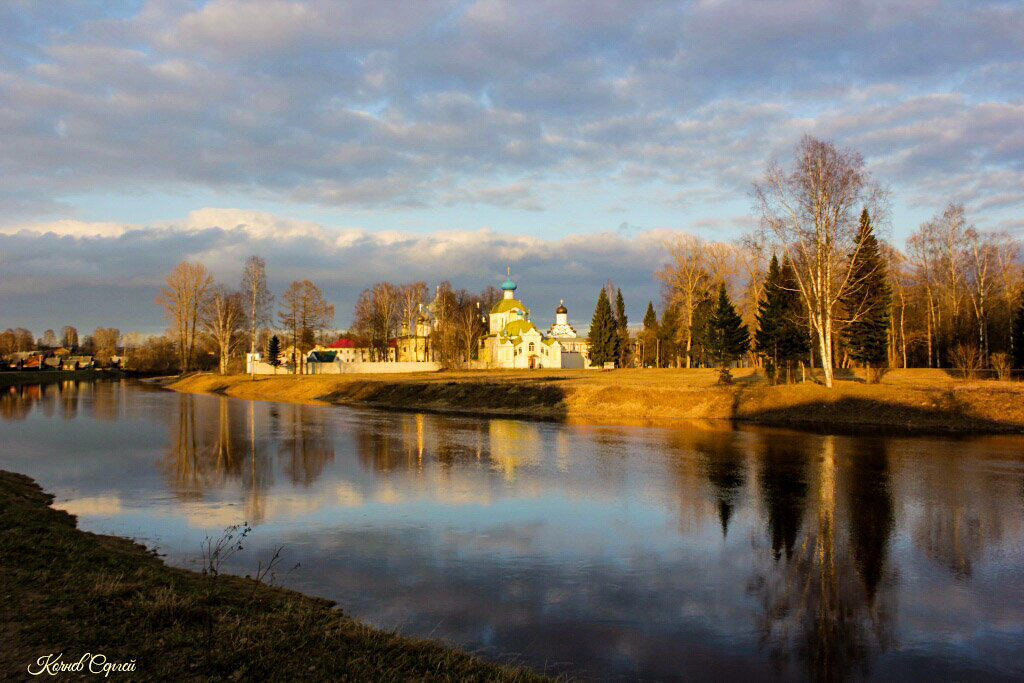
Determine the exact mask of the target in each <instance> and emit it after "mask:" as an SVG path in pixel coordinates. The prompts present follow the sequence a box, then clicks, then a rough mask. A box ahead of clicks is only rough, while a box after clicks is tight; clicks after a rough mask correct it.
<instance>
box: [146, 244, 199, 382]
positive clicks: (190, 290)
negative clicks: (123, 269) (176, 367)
mask: <svg viewBox="0 0 1024 683" xmlns="http://www.w3.org/2000/svg"><path fill="white" fill-rule="evenodd" d="M212 286H213V277H212V276H211V275H210V272H209V271H208V270H206V266H204V265H203V264H201V263H188V262H187V261H182V262H181V263H179V264H178V265H176V266H174V269H173V270H171V274H170V275H168V276H167V285H166V286H165V287H163V288H162V289H161V290H160V294H159V296H157V298H156V302H157V304H159V305H162V306H164V308H165V309H166V316H167V318H168V319H169V320H170V321H171V336H172V337H173V338H174V340H175V341H176V342H177V344H178V360H179V362H180V364H181V371H182V372H183V373H185V372H188V371H189V368H190V367H191V363H192V357H193V355H194V354H195V346H196V332H197V330H198V328H199V314H200V311H202V309H203V306H204V304H205V303H206V297H207V295H208V294H209V291H210V288H211V287H212Z"/></svg>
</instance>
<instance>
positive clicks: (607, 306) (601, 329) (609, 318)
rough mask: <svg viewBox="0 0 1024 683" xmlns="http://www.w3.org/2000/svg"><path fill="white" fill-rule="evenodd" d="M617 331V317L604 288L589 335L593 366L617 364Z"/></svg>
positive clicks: (598, 299)
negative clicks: (613, 312)
mask: <svg viewBox="0 0 1024 683" xmlns="http://www.w3.org/2000/svg"><path fill="white" fill-rule="evenodd" d="M617 331H618V330H617V326H616V324H615V316H613V315H612V306H611V303H609V301H608V293H607V292H606V291H605V289H604V288H603V287H602V288H601V294H600V295H599V296H598V297H597V307H596V308H595V309H594V317H593V319H592V320H591V321H590V332H589V333H588V334H587V341H588V342H589V343H590V364H591V365H592V366H595V365H596V366H600V365H604V364H605V363H608V362H615V360H616V358H617V356H618V353H617V352H618V349H617V344H616V341H617V336H618V335H617Z"/></svg>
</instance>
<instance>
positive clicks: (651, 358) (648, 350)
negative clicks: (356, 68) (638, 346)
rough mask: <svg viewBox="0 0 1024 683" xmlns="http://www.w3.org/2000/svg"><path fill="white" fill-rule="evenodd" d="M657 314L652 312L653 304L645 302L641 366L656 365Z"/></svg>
mask: <svg viewBox="0 0 1024 683" xmlns="http://www.w3.org/2000/svg"><path fill="white" fill-rule="evenodd" d="M658 332H659V328H658V314H657V313H655V312H654V303H653V302H651V301H648V302H647V314H646V315H644V331H643V332H641V333H640V334H641V337H640V338H641V339H642V340H643V345H644V346H643V358H641V359H640V362H641V363H642V364H643V365H650V364H653V365H655V366H657V364H658Z"/></svg>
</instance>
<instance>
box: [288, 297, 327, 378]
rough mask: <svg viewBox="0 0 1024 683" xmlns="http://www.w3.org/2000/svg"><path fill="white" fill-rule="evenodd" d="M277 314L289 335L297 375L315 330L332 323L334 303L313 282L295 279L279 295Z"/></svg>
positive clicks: (313, 340)
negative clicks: (328, 300)
mask: <svg viewBox="0 0 1024 683" xmlns="http://www.w3.org/2000/svg"><path fill="white" fill-rule="evenodd" d="M277 315H278V319H279V320H280V322H281V326H282V327H284V328H285V329H286V330H289V331H290V332H291V334H292V349H293V351H292V353H293V358H292V360H293V362H294V364H295V365H294V372H295V374H299V373H300V368H299V366H300V365H301V364H302V360H303V356H305V352H306V351H308V350H309V349H311V348H313V346H314V343H315V333H316V332H317V331H319V330H322V329H323V328H325V327H327V326H328V325H330V324H331V322H333V320H334V306H331V305H329V304H328V303H327V301H326V300H325V299H324V295H323V292H321V291H320V288H319V287H317V286H316V285H314V284H313V283H312V282H310V281H309V280H303V281H301V282H299V281H298V280H295V281H293V282H292V283H291V284H290V285H289V286H288V289H286V290H285V292H284V294H282V295H281V309H280V310H279V311H278V314H277ZM296 354H297V355H296Z"/></svg>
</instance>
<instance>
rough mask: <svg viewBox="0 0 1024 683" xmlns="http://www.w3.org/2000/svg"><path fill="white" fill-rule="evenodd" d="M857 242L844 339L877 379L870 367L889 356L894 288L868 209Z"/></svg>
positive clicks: (845, 303) (852, 355)
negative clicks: (887, 272) (890, 283)
mask: <svg viewBox="0 0 1024 683" xmlns="http://www.w3.org/2000/svg"><path fill="white" fill-rule="evenodd" d="M857 243H858V244H859V245H860V248H859V249H858V250H857V251H856V252H855V253H854V254H851V255H850V258H851V259H852V264H851V266H850V273H851V282H852V284H853V286H852V288H851V290H850V293H849V294H848V295H847V296H845V297H843V299H842V304H843V306H844V308H845V309H846V313H847V315H849V316H851V317H852V320H851V322H850V324H849V325H847V327H846V329H845V330H844V331H843V342H844V343H845V344H846V348H847V352H848V353H849V354H850V358H852V359H853V360H855V361H858V362H860V363H864V364H865V365H866V366H867V367H868V369H869V370H868V381H874V380H875V375H874V373H872V372H871V368H876V367H879V366H880V365H882V364H883V363H885V362H886V361H887V360H888V358H889V322H890V315H891V314H890V308H891V306H892V290H891V288H890V287H889V282H888V279H887V277H886V268H885V262H884V261H882V257H881V255H880V254H879V253H878V241H877V240H876V239H875V235H874V231H873V229H872V227H871V216H870V215H869V214H868V210H867V209H864V211H863V212H862V213H861V215H860V228H859V234H858V238H857Z"/></svg>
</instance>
